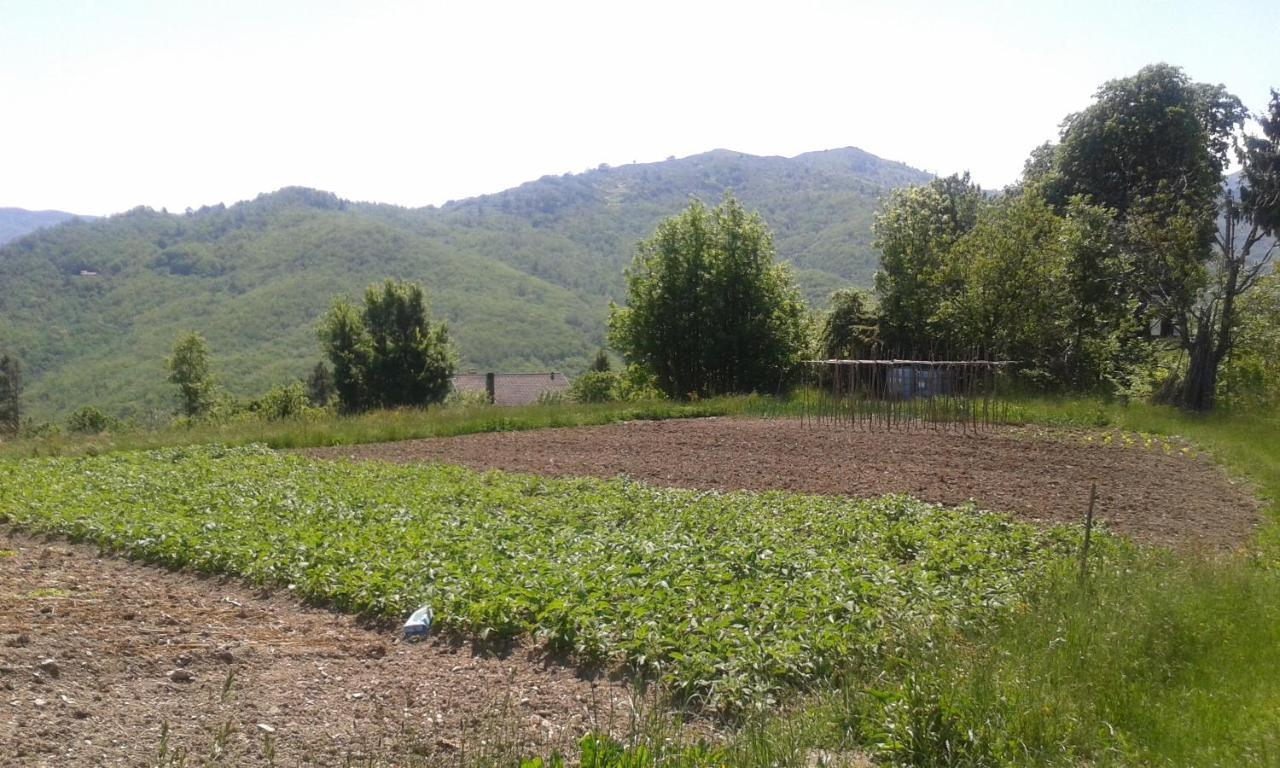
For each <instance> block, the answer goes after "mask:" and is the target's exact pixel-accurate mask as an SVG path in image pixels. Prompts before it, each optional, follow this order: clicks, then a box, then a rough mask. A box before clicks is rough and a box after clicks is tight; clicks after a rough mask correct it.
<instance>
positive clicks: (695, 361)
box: [609, 196, 807, 398]
mask: <svg viewBox="0 0 1280 768" xmlns="http://www.w3.org/2000/svg"><path fill="white" fill-rule="evenodd" d="M774 256H775V255H774V249H773V240H772V236H771V235H770V233H769V230H768V228H767V227H766V226H765V223H764V221H763V220H762V219H761V218H760V216H759V214H757V213H748V212H747V211H746V210H744V209H743V207H742V206H741V205H740V204H739V203H738V201H737V200H735V199H733V197H732V196H726V197H725V199H724V201H723V202H722V203H721V204H720V205H719V206H718V207H716V208H713V209H708V208H707V207H706V206H704V205H703V204H702V203H700V202H697V201H694V202H693V203H691V204H690V205H689V207H688V208H687V209H686V210H685V211H684V212H683V213H681V214H679V215H676V216H673V217H671V218H669V219H667V220H665V221H663V222H662V223H661V224H659V225H658V229H657V231H656V232H655V233H654V235H653V237H651V238H650V239H648V240H645V241H643V242H642V243H640V244H639V246H638V248H637V250H636V255H635V260H634V261H633V263H632V266H631V268H630V269H629V270H628V271H627V306H626V307H625V308H624V307H617V306H614V307H612V308H611V311H610V317H609V338H610V341H611V343H612V344H613V346H614V347H616V348H617V349H619V350H620V351H622V353H623V354H624V355H625V356H626V357H627V359H628V360H630V361H632V362H636V363H639V364H641V365H643V366H644V367H646V368H648V369H649V370H650V371H652V373H653V374H654V376H655V377H656V379H657V383H658V386H659V388H660V389H662V391H664V392H665V393H666V394H668V395H669V396H672V397H678V398H684V397H689V396H691V395H693V396H706V395H713V394H727V393H734V392H751V391H774V390H775V389H776V388H777V387H778V386H779V385H780V383H782V381H783V379H784V378H785V377H786V376H787V375H788V374H789V373H790V372H791V371H792V370H793V369H794V368H795V366H796V364H797V363H798V361H799V359H800V357H801V353H802V351H803V349H804V347H805V341H806V335H807V315H806V312H805V309H804V306H803V304H802V302H801V300H800V297H799V294H798V292H797V291H796V288H795V286H794V284H793V282H792V280H791V276H790V273H789V272H788V271H787V270H786V269H785V268H784V267H783V266H781V265H779V264H776V263H775V261H774Z"/></svg>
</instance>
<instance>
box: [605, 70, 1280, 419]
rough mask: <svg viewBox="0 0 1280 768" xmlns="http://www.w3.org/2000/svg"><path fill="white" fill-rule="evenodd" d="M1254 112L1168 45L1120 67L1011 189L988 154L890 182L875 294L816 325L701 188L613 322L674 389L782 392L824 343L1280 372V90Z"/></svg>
mask: <svg viewBox="0 0 1280 768" xmlns="http://www.w3.org/2000/svg"><path fill="white" fill-rule="evenodd" d="M1249 117H1250V114H1249V112H1248V111H1247V110H1246V109H1245V107H1244V106H1243V104H1242V103H1241V102H1240V100H1239V99H1238V98H1237V97H1236V96H1234V95H1232V94H1231V93H1229V92H1228V91H1227V90H1226V89H1225V88H1224V87H1223V86H1221V85H1209V84H1205V83H1195V82H1192V81H1191V80H1190V79H1189V78H1187V76H1186V75H1185V74H1184V73H1183V72H1182V71H1181V70H1180V69H1178V68H1177V67H1172V66H1169V65H1164V64H1160V65H1153V66H1149V67H1146V68H1144V69H1142V70H1141V71H1140V72H1138V73H1137V74H1136V75H1134V76H1132V77H1128V78H1122V79H1119V80H1114V81H1111V82H1108V83H1106V84H1105V85H1103V86H1102V88H1100V89H1099V91H1098V93H1097V96H1096V98H1095V100H1094V102H1093V103H1092V104H1091V105H1090V106H1089V107H1087V108H1086V109H1084V110H1083V111H1081V112H1079V113H1076V114H1073V115H1070V116H1068V117H1067V119H1066V120H1065V121H1064V123H1063V129H1062V133H1061V136H1060V140H1059V141H1058V142H1057V143H1056V144H1055V143H1048V144H1045V145H1042V146H1041V147H1039V148H1037V149H1036V150H1035V151H1034V152H1033V153H1032V156H1031V157H1030V158H1029V159H1028V161H1027V163H1026V168H1025V172H1024V174H1023V178H1022V180H1021V181H1020V183H1019V184H1017V185H1015V186H1014V187H1012V188H1010V189H1007V190H1005V191H1004V192H1003V193H1001V194H994V195H993V194H988V193H986V192H984V191H983V190H982V189H980V188H979V187H978V186H977V185H975V184H974V183H972V181H971V180H970V179H969V177H968V176H967V175H958V176H951V177H948V178H942V179H936V180H934V181H931V182H930V183H928V184H925V185H923V186H918V187H910V188H904V189H900V190H897V191H895V192H893V193H891V195H890V196H889V198H888V200H887V201H886V202H885V204H884V205H883V207H882V209H881V211H880V212H879V213H878V215H877V216H876V219H875V224H874V232H875V238H876V241H875V242H876V247H877V248H878V249H879V251H880V254H881V264H880V271H879V272H878V273H877V276H876V283H875V296H874V297H871V296H869V295H864V294H860V293H858V292H852V291H842V292H838V293H836V294H835V295H834V296H833V297H832V299H831V304H830V308H829V310H828V312H827V314H826V316H825V317H824V318H823V319H822V320H821V321H820V322H819V323H817V325H816V327H815V328H814V329H813V330H812V331H811V332H809V333H806V330H805V323H806V319H805V312H804V309H803V308H802V307H801V306H800V305H799V303H798V302H797V301H796V298H795V296H796V293H795V288H794V284H793V283H792V282H791V280H790V278H789V276H788V274H787V272H786V271H785V270H783V269H781V268H780V267H778V266H777V265H775V264H774V263H773V251H772V245H771V242H770V238H769V235H768V231H767V229H766V228H765V226H764V224H763V222H762V221H761V220H760V219H759V217H758V216H755V215H752V214H746V213H745V212H743V211H742V209H741V207H740V206H739V205H738V204H737V202H736V201H734V200H733V199H732V198H728V199H726V201H725V202H724V204H723V205H721V206H720V207H719V208H716V209H714V210H712V211H707V210H705V209H704V208H703V207H702V206H701V205H700V204H698V203H694V204H692V205H691V206H690V208H689V209H688V210H687V211H686V212H685V213H684V214H682V215H680V216H678V217H675V218H673V219H671V220H668V221H667V222H664V223H663V224H662V225H661V226H660V227H659V228H658V231H657V232H656V233H655V234H654V236H653V238H651V239H650V240H647V241H645V242H644V243H642V244H641V245H640V247H639V249H638V251H637V254H636V256H635V261H634V263H633V265H632V267H631V269H630V270H629V271H628V274H627V288H628V302H627V306H626V307H625V308H624V307H614V308H613V310H612V313H611V316H610V335H609V338H610V341H611V342H612V343H613V344H614V346H615V347H616V348H617V349H618V350H620V351H621V352H622V353H623V355H624V356H625V357H626V358H627V359H628V360H632V361H635V362H639V363H641V364H642V365H644V366H645V367H646V368H647V369H648V370H649V371H650V372H652V374H653V375H654V376H655V377H656V380H657V383H658V385H659V386H660V387H661V389H662V390H663V391H664V392H666V393H667V394H668V395H669V396H673V397H688V396H691V395H696V396H706V395H708V394H723V393H730V392H744V391H758V392H768V391H774V390H775V389H778V388H780V387H781V386H783V385H784V384H785V383H786V382H787V381H788V375H789V374H790V373H792V372H794V370H795V368H796V364H797V363H798V362H799V360H800V359H801V357H802V356H803V355H805V354H806V353H809V354H816V355H819V356H822V357H850V356H871V355H877V356H883V355H887V354H891V355H893V356H895V357H917V358H929V357H934V358H936V357H938V356H956V355H957V354H959V355H983V356H986V357H990V358H996V359H1002V360H1008V361H1011V362H1013V363H1014V369H1015V370H1016V372H1017V374H1018V375H1019V376H1020V377H1021V378H1022V380H1023V381H1024V382H1026V383H1029V384H1033V385H1036V386H1038V387H1041V388H1049V389H1070V390H1078V391H1088V392H1108V393H1123V394H1133V393H1143V394H1153V395H1154V396H1156V397H1157V398H1158V399H1160V400H1163V401H1166V402H1171V403H1176V404H1178V405H1180V406H1182V407H1184V408H1187V409H1191V410H1197V411H1205V410H1209V409H1211V408H1212V407H1213V406H1214V403H1215V401H1216V398H1217V397H1218V394H1219V392H1220V391H1224V390H1225V391H1227V392H1228V393H1231V389H1232V386H1233V385H1234V386H1236V387H1237V388H1238V387H1239V385H1240V384H1241V380H1240V379H1241V376H1240V375H1239V374H1240V373H1242V371H1240V370H1238V368H1240V366H1236V367H1233V366H1232V364H1229V363H1228V359H1229V357H1231V356H1234V357H1235V358H1236V359H1237V360H1239V358H1243V359H1244V360H1245V361H1251V362H1247V364H1246V365H1245V366H1243V367H1244V368H1248V369H1249V371H1250V373H1251V374H1252V376H1253V379H1254V383H1255V384H1261V385H1262V386H1263V387H1264V388H1269V390H1270V391H1271V392H1272V393H1275V392H1276V390H1277V389H1280V382H1278V381H1277V380H1276V379H1274V378H1273V379H1270V380H1267V379H1266V376H1267V375H1268V373H1269V371H1274V368H1270V369H1268V368H1267V367H1266V365H1265V363H1264V362H1263V361H1264V360H1265V359H1267V358H1264V357H1263V356H1264V355H1265V354H1266V353H1267V351H1268V350H1271V349H1274V345H1275V341H1274V339H1275V337H1276V335H1277V334H1278V333H1280V329H1278V328H1277V327H1276V325H1275V317H1276V316H1275V314H1274V312H1271V313H1270V314H1269V313H1268V310H1270V309H1272V307H1273V304H1274V302H1273V301H1272V300H1269V299H1268V298H1266V297H1274V296H1275V292H1276V290H1277V288H1276V285H1275V278H1274V277H1270V278H1268V277H1267V272H1266V270H1267V268H1268V266H1269V264H1270V262H1271V259H1272V257H1273V255H1274V253H1275V250H1276V245H1275V242H1274V239H1271V240H1268V238H1274V237H1275V235H1276V234H1277V232H1278V231H1280V93H1278V92H1276V91H1272V94H1271V101H1270V104H1269V105H1268V109H1267V110H1266V111H1265V112H1263V113H1261V114H1258V115H1256V118H1257V121H1258V123H1259V125H1260V127H1261V133H1260V134H1248V133H1245V131H1244V126H1245V122H1246V120H1247V119H1248V118H1249ZM1232 159H1234V160H1235V161H1236V162H1237V163H1238V164H1239V166H1240V168H1241V171H1240V175H1239V179H1238V182H1237V183H1236V184H1235V185H1229V184H1228V179H1227V178H1226V175H1225V174H1226V170H1227V168H1228V167H1229V164H1230V161H1231V160H1232ZM1255 297H1260V298H1255ZM1260 318H1261V320H1262V322H1258V320H1259V319H1260ZM1268 318H1270V322H1268ZM1268 329H1269V330H1268ZM1242 344H1243V346H1242ZM1268 345H1271V346H1268ZM1224 368H1226V369H1227V370H1228V372H1229V373H1230V374H1232V375H1233V379H1231V380H1228V381H1227V382H1220V381H1219V376H1220V373H1221V371H1222V370H1223V369H1224ZM1259 379H1261V381H1259ZM1224 384H1225V386H1224Z"/></svg>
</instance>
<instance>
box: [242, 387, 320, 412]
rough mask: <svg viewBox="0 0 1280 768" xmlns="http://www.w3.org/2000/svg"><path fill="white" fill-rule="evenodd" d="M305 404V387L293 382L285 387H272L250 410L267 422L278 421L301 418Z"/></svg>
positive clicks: (306, 401)
mask: <svg viewBox="0 0 1280 768" xmlns="http://www.w3.org/2000/svg"><path fill="white" fill-rule="evenodd" d="M307 403H308V400H307V390H306V387H304V386H303V385H302V382H300V381H295V382H293V383H292V384H287V385H285V386H280V387H273V388H272V389H271V391H270V392H267V394H265V395H263V396H262V397H261V398H259V399H258V400H257V401H256V402H255V403H254V404H253V406H251V407H250V410H253V411H257V413H258V416H259V417H261V418H263V419H266V420H267V421H280V420H282V419H296V418H298V417H300V416H302V415H303V413H304V412H305V411H306V410H307Z"/></svg>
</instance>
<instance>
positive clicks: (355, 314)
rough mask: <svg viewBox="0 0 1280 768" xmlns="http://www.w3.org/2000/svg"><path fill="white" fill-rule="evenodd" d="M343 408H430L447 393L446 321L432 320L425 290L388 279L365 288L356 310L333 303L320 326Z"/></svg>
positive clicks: (450, 368)
mask: <svg viewBox="0 0 1280 768" xmlns="http://www.w3.org/2000/svg"><path fill="white" fill-rule="evenodd" d="M319 334H320V340H321V343H322V344H323V345H324V349H325V354H326V355H327V356H328V358H329V362H330V363H332V364H333V381H334V386H335V388H336V390H337V393H338V400H339V403H340V404H341V405H342V408H343V410H345V411H348V412H351V411H363V410H367V409H369V408H394V407H398V406H418V407H421V406H426V405H430V404H433V403H439V402H440V401H442V400H444V398H445V395H447V394H448V393H449V378H450V376H452V375H453V370H454V366H455V362H454V361H455V356H454V352H453V348H452V347H451V346H450V344H449V330H448V327H447V326H446V324H445V323H444V322H438V323H433V322H432V321H431V316H430V313H429V311H428V308H427V299H426V293H425V291H423V289H422V287H421V286H419V285H416V284H414V283H410V282H396V281H392V280H387V281H386V282H384V283H383V284H382V285H381V286H377V285H371V286H369V288H368V289H367V290H366V291H365V294H364V305H363V307H362V309H361V310H359V311H357V309H356V308H355V307H353V306H352V305H351V304H349V303H348V302H347V301H345V300H343V299H339V300H337V301H335V302H334V305H333V308H332V309H331V310H330V311H329V314H328V315H326V316H325V318H324V320H323V322H322V323H321V326H320V331H319Z"/></svg>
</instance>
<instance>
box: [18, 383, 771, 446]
mask: <svg viewBox="0 0 1280 768" xmlns="http://www.w3.org/2000/svg"><path fill="white" fill-rule="evenodd" d="M761 403H762V400H761V399H760V398H750V397H745V398H744V397H736V398H716V399H709V400H701V401H696V402H688V403H678V402H672V401H666V400H655V401H645V402H635V403H596V404H578V403H556V404H548V405H529V406H517V407H496V406H483V405H482V406H466V407H449V408H432V409H426V410H423V409H402V410H386V411H373V412H370V413H363V414H357V415H352V416H324V417H321V418H299V419H282V420H279V421H266V420H262V419H247V420H242V421H232V422H230V423H227V424H196V425H192V426H174V427H166V428H162V429H157V430H144V429H135V430H122V431H117V432H106V433H103V434H100V435H76V434H59V435H52V436H47V437H38V438H30V439H24V440H13V441H10V442H3V441H0V457H6V456H7V457H14V458H16V457H23V456H74V455H86V454H99V453H107V452H112V451H126V450H146V449H152V448H163V447H170V446H179V445H197V444H207V443H219V444H222V445H247V444H250V443H261V444H264V445H267V446H270V447H272V448H310V447H317V446H328V445H353V444H357V443H376V442H386V441H394V440H409V439H414V438H422V437H451V436H454V435H465V434H471V433H475V432H503V431H518V430H528V429H546V428H550V427H583V426H591V425H597V424H609V423H613V422H618V421H632V420H653V419H675V418H690V417H699V416H725V415H730V414H735V413H742V412H744V411H746V410H749V409H753V408H755V409H763V408H764V407H765V406H763V405H762V404H761Z"/></svg>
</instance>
